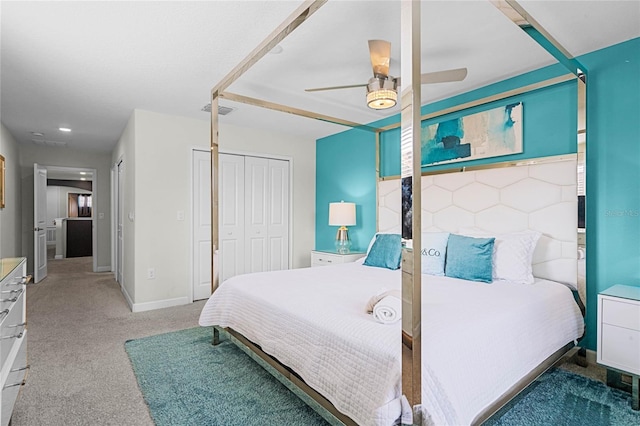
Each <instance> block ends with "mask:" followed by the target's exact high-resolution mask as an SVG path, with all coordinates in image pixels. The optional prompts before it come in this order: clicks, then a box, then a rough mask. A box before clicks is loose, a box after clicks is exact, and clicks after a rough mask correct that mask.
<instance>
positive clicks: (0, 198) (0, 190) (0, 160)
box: [0, 155, 5, 209]
mask: <svg viewBox="0 0 640 426" xmlns="http://www.w3.org/2000/svg"><path fill="white" fill-rule="evenodd" d="M4 191H5V188H4V157H3V156H2V155H0V209H4Z"/></svg>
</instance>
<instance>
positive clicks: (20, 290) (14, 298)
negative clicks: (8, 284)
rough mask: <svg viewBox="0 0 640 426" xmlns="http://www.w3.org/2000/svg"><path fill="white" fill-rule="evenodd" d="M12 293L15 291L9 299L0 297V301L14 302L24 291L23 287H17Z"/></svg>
mask: <svg viewBox="0 0 640 426" xmlns="http://www.w3.org/2000/svg"><path fill="white" fill-rule="evenodd" d="M14 293H16V295H15V296H13V297H11V298H9V299H0V302H16V301H17V300H18V298H19V297H20V296H21V295H22V293H24V288H21V289H18V290H16V291H14Z"/></svg>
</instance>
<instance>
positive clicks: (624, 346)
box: [598, 324, 640, 374]
mask: <svg viewBox="0 0 640 426" xmlns="http://www.w3.org/2000/svg"><path fill="white" fill-rule="evenodd" d="M601 339H602V340H601V342H600V352H601V353H600V354H598V355H599V356H600V362H602V363H603V364H606V365H609V366H611V367H614V368H618V369H620V370H623V371H628V372H629V373H632V374H640V331H636V330H629V329H628V328H623V327H616V326H613V325H609V324H602V337H601Z"/></svg>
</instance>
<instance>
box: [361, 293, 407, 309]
mask: <svg viewBox="0 0 640 426" xmlns="http://www.w3.org/2000/svg"><path fill="white" fill-rule="evenodd" d="M387 296H395V297H397V298H398V299H401V298H402V293H401V292H400V290H387V289H386V288H385V289H383V290H381V291H379V292H378V294H376V295H375V296H371V298H370V299H369V301H368V302H367V313H368V314H372V313H373V307H374V306H376V303H378V302H379V301H381V300H382V299H384V298H385V297H387Z"/></svg>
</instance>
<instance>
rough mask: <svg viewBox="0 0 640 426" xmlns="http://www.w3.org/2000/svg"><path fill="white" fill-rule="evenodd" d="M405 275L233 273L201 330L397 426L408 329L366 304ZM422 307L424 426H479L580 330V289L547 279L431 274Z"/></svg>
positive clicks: (360, 270) (363, 269)
mask: <svg viewBox="0 0 640 426" xmlns="http://www.w3.org/2000/svg"><path fill="white" fill-rule="evenodd" d="M400 274H401V271H400V270H389V269H385V268H377V267H370V266H365V265H363V264H362V262H361V261H358V262H355V263H349V264H343V265H335V266H327V267H321V268H303V269H297V270H290V271H276V272H265V273H256V274H247V275H241V276H236V277H233V278H231V279H229V280H227V281H225V282H224V283H223V284H222V285H221V286H220V288H219V289H218V290H217V291H216V292H215V293H214V294H213V295H212V296H211V298H210V299H209V301H208V302H207V303H206V305H205V307H204V308H203V310H202V313H201V316H200V320H199V323H200V325H202V326H218V327H223V328H229V329H232V330H234V331H236V332H238V333H240V334H241V335H243V336H244V337H246V338H247V339H248V340H249V341H251V342H253V343H255V344H256V345H258V346H259V347H260V348H261V349H262V350H263V351H264V352H265V353H267V354H269V355H271V356H273V357H274V358H276V359H277V360H278V361H279V362H280V363H282V364H283V365H285V366H287V367H289V368H290V369H291V370H293V371H295V373H296V374H297V375H299V376H300V377H301V378H302V380H304V381H305V383H306V384H308V385H309V386H310V387H312V388H313V389H315V390H316V391H318V392H319V393H320V394H321V395H323V396H324V397H325V398H326V399H327V400H329V401H330V402H331V403H332V404H333V405H334V406H335V407H336V409H337V410H339V411H340V412H341V413H343V414H345V415H346V416H348V417H349V418H350V419H352V420H353V421H354V422H355V423H357V424H360V425H392V424H394V423H395V422H396V421H397V420H398V419H399V417H400V413H401V396H402V395H401V375H402V368H401V342H400V340H401V322H396V323H395V324H391V325H385V324H380V323H378V322H376V321H375V320H374V319H373V317H372V316H371V315H369V314H367V313H366V310H365V306H366V303H367V301H368V299H369V298H370V297H371V296H372V295H375V294H377V293H379V292H380V291H381V290H383V289H394V288H396V289H399V288H400ZM422 308H423V312H422V315H423V317H422V318H423V338H422V342H423V345H422V351H423V352H422V353H423V357H422V359H423V380H422V388H423V390H422V392H423V393H422V394H423V399H422V406H423V408H424V410H425V416H424V417H425V421H424V424H471V423H472V422H473V421H474V419H475V418H476V417H477V416H478V415H479V414H480V413H481V412H482V411H483V410H484V409H486V408H487V407H488V406H490V405H491V404H492V403H493V402H495V401H496V400H497V399H499V398H500V397H501V396H502V395H503V394H504V393H505V392H507V391H508V390H509V388H510V387H512V386H513V384H514V383H516V382H518V381H519V380H521V379H522V378H524V377H525V376H526V375H527V374H528V373H529V372H530V371H532V370H533V369H534V368H535V367H536V366H538V365H539V364H540V363H542V362H543V361H545V360H546V359H547V358H548V357H550V356H551V355H552V354H554V353H555V352H557V351H558V350H559V349H561V348H563V347H565V345H567V344H571V343H572V342H574V341H575V340H576V339H578V338H579V337H580V336H582V333H583V319H582V316H581V314H580V310H579V308H578V306H577V305H576V303H575V301H574V298H573V295H572V292H571V290H570V289H569V288H567V287H566V286H565V285H563V284H559V283H555V282H552V281H549V280H542V279H536V281H535V283H534V284H530V285H522V284H515V283H510V282H503V281H500V282H498V281H496V282H494V283H492V284H485V283H479V282H474V281H467V280H461V279H455V278H449V277H435V276H423V304H422ZM487 342H491V344H490V345H488V344H487Z"/></svg>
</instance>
